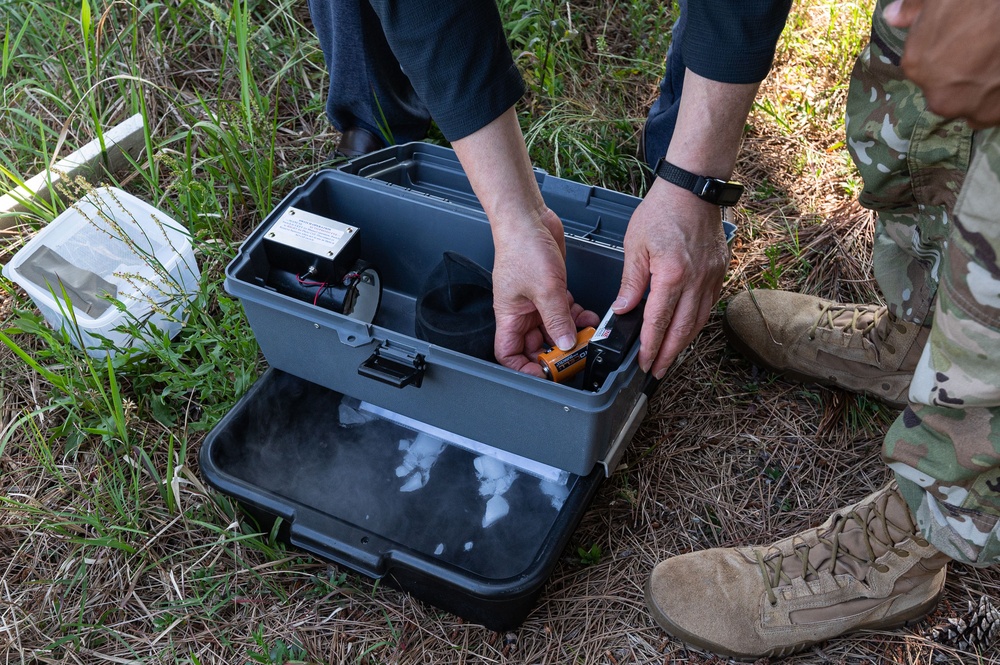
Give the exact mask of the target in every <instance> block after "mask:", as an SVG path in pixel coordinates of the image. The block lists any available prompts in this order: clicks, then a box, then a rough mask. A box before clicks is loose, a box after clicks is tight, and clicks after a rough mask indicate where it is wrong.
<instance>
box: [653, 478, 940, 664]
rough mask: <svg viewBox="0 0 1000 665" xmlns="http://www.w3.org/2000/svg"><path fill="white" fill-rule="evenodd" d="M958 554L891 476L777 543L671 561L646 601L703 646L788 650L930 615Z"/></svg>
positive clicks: (746, 652) (729, 652)
mask: <svg viewBox="0 0 1000 665" xmlns="http://www.w3.org/2000/svg"><path fill="white" fill-rule="evenodd" d="M948 561H950V559H949V558H948V557H947V556H946V555H944V554H942V553H940V552H938V551H937V550H936V549H935V548H934V547H933V546H932V545H930V543H928V542H927V541H926V540H925V539H924V538H923V536H921V535H920V532H919V530H918V529H917V526H916V524H915V523H914V519H913V516H912V515H911V514H910V510H909V508H908V507H907V505H906V502H905V501H904V500H903V497H902V496H900V494H899V491H898V488H897V487H896V483H890V484H889V485H888V486H886V487H884V488H882V489H881V490H879V491H878V492H875V493H874V494H872V495H870V496H868V497H866V498H865V499H862V500H861V501H859V502H858V503H856V504H854V505H852V506H848V507H846V508H841V509H840V510H838V511H836V512H835V513H833V515H831V516H830V518H829V519H828V520H827V521H826V522H825V523H824V524H823V525H822V526H819V527H817V528H814V529H809V530H806V531H803V532H801V533H798V534H796V535H794V536H790V537H788V538H785V539H784V540H779V541H778V542H776V543H774V544H773V545H770V546H766V547H738V548H732V549H711V550H705V551H703V552H692V553H690V554H683V555H681V556H676V557H673V558H671V559H667V560H666V561H663V562H661V563H660V564H659V565H657V566H656V568H654V569H653V573H652V575H651V576H650V578H649V581H648V582H647V583H646V604H647V606H648V607H649V610H650V612H651V613H652V615H653V618H654V619H656V621H657V623H659V624H660V626H661V627H663V629H664V630H666V631H667V632H668V633H670V634H671V635H673V636H675V637H677V638H679V639H681V640H682V641H684V642H686V643H688V644H691V645H693V646H696V647H699V648H702V649H707V650H709V651H712V652H714V653H718V654H722V655H725V656H730V657H733V658H738V659H741V660H754V659H757V658H760V657H763V656H786V655H788V654H791V653H795V652H796V651H801V650H802V649H804V648H806V647H808V646H810V645H812V644H816V643H818V642H822V641H824V640H828V639H830V638H832V637H836V636H838V635H844V634H846V633H850V632H853V631H857V630H888V629H891V628H896V627H899V626H903V625H905V624H907V623H909V622H911V621H916V620H917V619H919V618H920V617H923V616H924V615H925V614H927V613H928V612H930V611H931V610H932V609H934V606H935V605H936V604H937V602H938V599H939V598H940V597H941V593H942V592H943V590H944V582H945V576H946V571H947V563H948Z"/></svg>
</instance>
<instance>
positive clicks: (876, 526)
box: [754, 497, 928, 606]
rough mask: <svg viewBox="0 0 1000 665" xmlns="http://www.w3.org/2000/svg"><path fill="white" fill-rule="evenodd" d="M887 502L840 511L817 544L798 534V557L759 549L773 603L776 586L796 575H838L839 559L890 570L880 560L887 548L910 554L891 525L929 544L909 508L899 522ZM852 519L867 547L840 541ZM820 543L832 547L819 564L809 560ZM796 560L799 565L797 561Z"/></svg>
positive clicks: (795, 544) (810, 577)
mask: <svg viewBox="0 0 1000 665" xmlns="http://www.w3.org/2000/svg"><path fill="white" fill-rule="evenodd" d="M900 500H901V499H900ZM887 502H888V497H883V498H882V499H880V500H879V501H877V502H874V503H872V504H871V505H869V506H860V507H859V508H857V509H855V510H852V511H850V512H848V513H845V514H843V515H838V516H837V517H836V519H835V521H834V523H833V526H832V527H831V528H830V529H829V530H827V531H826V532H824V533H820V532H819V529H816V541H817V542H816V543H815V544H810V543H808V542H806V540H805V538H804V537H803V536H802V535H798V536H794V537H793V541H792V542H793V545H792V547H793V549H794V550H795V556H794V557H791V558H790V557H786V556H785V555H784V554H783V553H782V552H781V550H779V549H778V548H776V547H772V548H770V549H769V550H768V551H767V552H766V553H765V552H762V551H761V550H760V549H755V550H754V555H755V556H756V558H757V566H758V568H759V569H760V574H761V577H762V578H763V580H764V588H765V589H766V591H767V599H768V601H769V602H770V603H771V605H772V606H773V605H777V603H778V597H777V594H776V593H775V592H774V590H775V589H776V588H777V587H780V586H783V585H785V584H791V583H792V578H793V577H801V578H802V579H803V580H805V581H806V582H809V581H811V580H814V579H817V578H818V577H819V575H820V570H821V569H825V570H828V571H829V573H830V575H831V576H835V575H836V574H837V573H838V572H844V569H843V567H841V570H839V571H838V566H837V563H838V561H844V560H853V561H855V562H857V563H860V564H862V565H863V566H869V567H871V568H874V569H875V570H877V571H879V572H881V573H885V572H888V570H889V567H888V566H886V565H884V564H880V563H878V562H877V559H878V558H879V557H880V556H882V555H884V554H885V553H886V552H894V553H895V554H897V555H899V556H900V557H906V556H909V554H910V553H909V552H908V551H907V550H904V549H900V548H899V547H897V544H898V543H897V541H896V539H895V538H893V536H892V533H891V532H890V530H889V527H890V526H892V527H894V528H895V529H897V530H900V531H902V532H903V533H905V534H906V537H907V538H911V539H913V540H914V542H916V543H917V544H918V545H919V546H920V547H926V546H927V545H928V543H927V541H926V540H925V539H924V538H923V536H921V535H920V531H919V530H918V529H917V526H916V524H915V523H914V522H913V519H912V517H910V515H909V511H904V513H905V514H906V515H907V518H906V519H907V522H908V524H907V525H905V526H901V525H898V524H895V523H893V522H892V521H890V520H889V518H888V517H887V516H886V510H885V508H886V506H885V504H886V503H887ZM852 522H853V523H854V524H856V525H857V526H858V527H859V528H860V529H861V540H862V543H863V547H862V549H861V551H859V552H852V551H850V550H849V549H848V548H847V547H846V546H842V545H841V542H840V537H841V534H842V533H843V531H844V528H845V527H847V526H849V525H850V524H851V523H852ZM875 545H879V546H881V549H882V550H883V552H881V553H878V552H876V550H875ZM816 547H824V548H827V549H828V550H829V555H828V557H827V558H826V559H825V560H824V561H823V562H821V563H820V564H819V566H818V567H816V566H814V565H813V564H812V563H811V562H810V561H809V554H810V552H811V551H812V550H813V548H816ZM796 560H797V562H798V565H796ZM786 562H787V564H788V565H786Z"/></svg>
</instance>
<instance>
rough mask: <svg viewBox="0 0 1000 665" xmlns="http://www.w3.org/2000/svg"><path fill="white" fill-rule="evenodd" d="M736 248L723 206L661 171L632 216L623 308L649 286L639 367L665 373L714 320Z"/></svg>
mask: <svg viewBox="0 0 1000 665" xmlns="http://www.w3.org/2000/svg"><path fill="white" fill-rule="evenodd" d="M728 262H729V250H728V248H727V247H726V240H725V236H724V235H723V232H722V219H721V212H720V210H719V207H718V206H715V205H712V204H709V203H705V202H704V201H701V200H700V199H698V198H696V197H695V196H694V195H693V194H691V192H687V191H684V190H682V189H680V188H679V187H676V186H674V185H671V184H670V183H668V182H666V181H665V180H661V179H659V178H657V179H656V182H654V183H653V186H652V187H651V188H650V190H649V193H648V194H646V198H645V199H644V200H643V202H642V203H641V204H639V207H638V208H636V211H635V214H633V215H632V219H631V221H630V222H629V226H628V231H627V232H626V234H625V268H624V273H623V275H622V286H621V290H620V291H619V298H618V300H616V301H615V305H614V309H615V311H616V312H625V311H629V310H631V309H632V307H634V306H635V305H636V304H637V303H638V302H639V300H641V299H642V294H643V293H644V292H645V290H646V287H647V286H649V298H648V299H647V301H646V309H645V312H644V315H643V323H642V332H641V333H640V334H639V340H640V349H639V366H640V367H641V368H642V369H643V370H645V371H647V372H652V373H653V375H654V376H655V377H656V378H658V379H662V378H663V375H664V374H665V373H666V371H667V368H668V367H669V366H670V363H672V362H673V361H674V358H676V357H677V354H679V353H680V352H681V350H682V349H684V347H685V346H687V345H688V344H689V343H690V342H691V340H692V339H694V337H695V335H697V334H698V331H700V330H701V329H702V327H703V326H704V325H705V323H706V322H707V321H708V317H709V314H711V312H712V307H713V305H714V304H715V301H716V300H717V299H718V297H719V292H720V291H721V289H722V281H723V278H724V276H725V272H726V266H727V265H728Z"/></svg>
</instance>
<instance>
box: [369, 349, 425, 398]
mask: <svg viewBox="0 0 1000 665" xmlns="http://www.w3.org/2000/svg"><path fill="white" fill-rule="evenodd" d="M426 369H427V363H425V362H424V356H423V354H420V353H416V352H414V351H412V350H409V349H405V348H397V347H391V346H389V342H388V341H386V342H384V343H383V344H382V345H380V346H378V347H376V349H375V353H373V354H371V355H370V356H368V359H367V360H365V361H364V362H363V363H361V365H359V366H358V374H360V375H361V376H366V377H368V378H369V379H374V380H376V381H379V382H381V383H387V384H389V385H390V386H394V387H396V388H405V387H406V386H413V387H414V388H419V387H420V384H421V383H423V381H424V371H425V370H426Z"/></svg>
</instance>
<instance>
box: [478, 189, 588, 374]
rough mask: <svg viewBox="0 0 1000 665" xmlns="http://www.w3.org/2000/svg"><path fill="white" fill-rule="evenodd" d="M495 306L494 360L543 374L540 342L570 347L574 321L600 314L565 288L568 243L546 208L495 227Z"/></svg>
mask: <svg viewBox="0 0 1000 665" xmlns="http://www.w3.org/2000/svg"><path fill="white" fill-rule="evenodd" d="M494 247H495V250H496V256H495V258H494V261H493V309H494V311H495V312H496V320H497V332H496V340H495V343H494V351H495V352H496V358H497V361H498V362H499V363H500V364H502V365H504V366H506V367H510V368H511V369H515V370H518V371H520V372H524V373H526V374H532V375H534V376H544V374H543V373H542V368H541V366H540V365H539V364H538V354H539V352H541V351H542V350H543V347H544V346H546V345H547V343H548V344H554V345H555V346H558V347H559V348H560V349H563V350H569V349H571V348H572V347H573V346H574V345H575V344H576V330H577V327H583V326H596V325H597V324H598V323H600V318H599V317H598V316H597V314H595V313H594V312H590V311H586V310H584V309H583V307H581V306H580V305H578V304H576V303H574V302H573V298H572V296H571V295H570V294H569V291H568V290H567V288H566V260H565V256H566V244H565V238H564V236H563V227H562V222H561V221H560V220H559V217H558V216H557V215H556V214H555V213H554V212H552V211H551V210H550V209H548V208H543V209H542V210H540V211H539V212H538V213H537V215H536V216H535V217H534V218H533V219H525V220H521V221H519V222H518V223H516V224H506V225H497V226H495V227H494Z"/></svg>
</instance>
